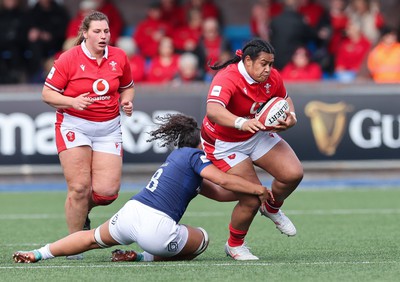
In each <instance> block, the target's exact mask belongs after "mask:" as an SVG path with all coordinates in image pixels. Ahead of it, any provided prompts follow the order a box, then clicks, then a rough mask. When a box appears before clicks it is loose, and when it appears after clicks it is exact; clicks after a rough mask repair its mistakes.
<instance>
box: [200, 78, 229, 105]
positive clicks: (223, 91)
mask: <svg viewBox="0 0 400 282" xmlns="http://www.w3.org/2000/svg"><path fill="white" fill-rule="evenodd" d="M224 74H226V73H224ZM235 88H236V86H235V83H234V81H233V80H232V79H230V78H229V77H228V76H227V75H222V74H221V73H217V75H216V76H215V77H214V79H213V81H212V82H211V85H210V90H209V92H208V97H207V103H208V102H217V103H220V104H221V105H223V106H224V107H226V105H228V103H229V100H230V99H231V97H232V95H233V94H234V92H235Z"/></svg>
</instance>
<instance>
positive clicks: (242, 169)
mask: <svg viewBox="0 0 400 282" xmlns="http://www.w3.org/2000/svg"><path fill="white" fill-rule="evenodd" d="M227 173H228V174H234V175H239V176H241V177H243V178H245V179H246V180H248V181H250V182H253V183H260V180H259V179H258V176H257V173H256V171H255V169H254V165H253V162H252V160H251V159H250V158H246V159H244V160H243V161H241V162H240V163H238V164H237V165H235V166H233V167H232V168H230V169H229V170H228V171H227Z"/></svg>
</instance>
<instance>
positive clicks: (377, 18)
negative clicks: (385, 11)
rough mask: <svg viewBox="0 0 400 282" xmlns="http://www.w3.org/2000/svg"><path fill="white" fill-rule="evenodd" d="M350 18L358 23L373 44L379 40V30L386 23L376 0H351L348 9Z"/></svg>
mask: <svg viewBox="0 0 400 282" xmlns="http://www.w3.org/2000/svg"><path fill="white" fill-rule="evenodd" d="M346 12H347V15H348V17H349V20H350V21H352V22H355V23H358V24H359V25H360V26H361V31H362V32H363V33H364V35H365V36H366V37H367V38H368V40H369V42H371V44H372V45H375V44H376V43H377V41H378V40H379V30H380V28H382V27H383V26H384V25H385V19H384V17H383V15H382V13H381V12H380V7H379V3H378V1H376V0H351V1H350V4H349V6H348V7H347V9H346Z"/></svg>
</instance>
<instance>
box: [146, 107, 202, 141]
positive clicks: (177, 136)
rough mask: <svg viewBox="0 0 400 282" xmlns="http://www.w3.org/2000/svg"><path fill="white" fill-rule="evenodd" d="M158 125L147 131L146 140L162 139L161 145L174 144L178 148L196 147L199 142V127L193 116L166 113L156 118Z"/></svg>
mask: <svg viewBox="0 0 400 282" xmlns="http://www.w3.org/2000/svg"><path fill="white" fill-rule="evenodd" d="M156 119H157V120H158V121H160V122H161V123H160V127H159V128H158V129H156V130H154V131H151V132H149V134H150V136H151V138H149V139H148V140H147V142H151V141H154V140H159V139H160V140H162V143H161V145H160V146H161V147H165V146H167V145H174V146H175V147H176V146H177V147H178V148H182V147H190V148H196V147H197V146H199V144H200V129H199V128H198V126H197V122H196V120H195V119H194V118H193V117H190V116H187V115H184V114H167V115H165V116H162V117H160V116H158V117H157V118H156Z"/></svg>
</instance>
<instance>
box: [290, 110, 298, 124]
mask: <svg viewBox="0 0 400 282" xmlns="http://www.w3.org/2000/svg"><path fill="white" fill-rule="evenodd" d="M290 114H291V115H292V116H293V117H294V120H295V121H296V122H297V118H296V113H295V112H290Z"/></svg>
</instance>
